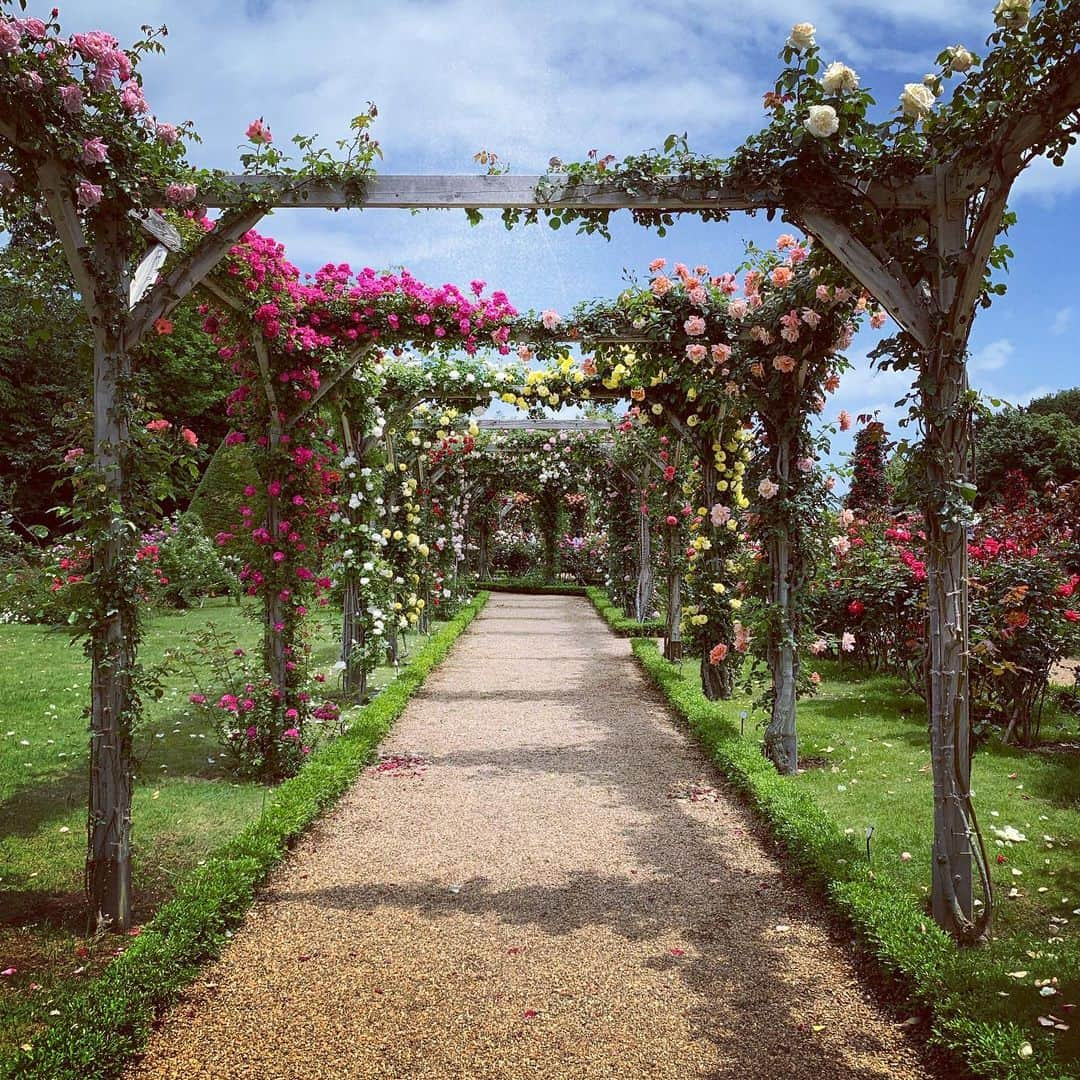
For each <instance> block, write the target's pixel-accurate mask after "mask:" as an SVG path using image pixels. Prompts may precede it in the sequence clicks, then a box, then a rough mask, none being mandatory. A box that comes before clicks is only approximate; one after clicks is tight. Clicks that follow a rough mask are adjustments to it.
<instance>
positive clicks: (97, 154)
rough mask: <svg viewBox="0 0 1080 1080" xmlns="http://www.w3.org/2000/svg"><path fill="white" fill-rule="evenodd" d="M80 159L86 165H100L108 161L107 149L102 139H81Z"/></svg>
mask: <svg viewBox="0 0 1080 1080" xmlns="http://www.w3.org/2000/svg"><path fill="white" fill-rule="evenodd" d="M82 159H83V161H84V162H85V163H86V164H87V165H100V164H101V162H103V161H108V160H109V147H108V145H107V144H106V142H105V140H104V139H101V138H98V137H95V138H93V139H83V144H82Z"/></svg>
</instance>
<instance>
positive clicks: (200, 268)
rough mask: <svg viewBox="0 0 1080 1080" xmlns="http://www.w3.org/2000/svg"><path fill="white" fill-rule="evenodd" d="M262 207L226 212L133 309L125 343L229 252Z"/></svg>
mask: <svg viewBox="0 0 1080 1080" xmlns="http://www.w3.org/2000/svg"><path fill="white" fill-rule="evenodd" d="M264 214H265V210H262V209H251V208H249V209H247V210H244V211H237V212H235V213H232V214H227V215H225V216H224V217H223V218H222V219H221V220H220V221H219V222H218V223H217V225H216V227H215V228H214V230H213V232H209V233H207V234H206V236H204V237H203V239H202V240H201V241H200V242H199V244H198V246H197V247H195V248H193V249H192V250H191V251H190V252H188V253H187V254H186V255H184V256H183V257H182V258H181V259H180V261H179V262H178V263H177V265H176V266H174V267H173V268H172V270H170V271H169V272H168V273H167V274H166V275H165V276H164V277H163V278H159V279H158V282H157V284H156V285H155V286H154V287H153V288H152V289H151V290H150V291H149V292H148V293H147V294H146V296H144V297H143V299H142V300H140V301H139V303H138V304H137V305H136V306H135V307H134V308H133V309H132V312H131V318H130V320H129V322H128V328H127V340H128V345H129V346H132V345H135V344H137V343H138V341H139V339H140V338H141V337H142V335H143V334H145V333H146V332H147V330H149V329H150V327H151V326H153V325H154V323H155V321H156V320H158V319H160V318H163V317H164V316H166V315H168V314H169V312H170V311H172V309H173V308H174V307H176V305H177V304H179V303H180V301H181V300H183V299H184V297H185V296H187V294H188V293H189V292H191V290H192V289H194V288H195V287H196V286H197V285H199V283H200V282H201V281H203V280H204V279H205V278H206V277H207V275H208V274H209V273H210V271H211V270H213V269H214V267H215V266H217V264H218V263H219V262H220V261H221V260H222V259H223V258H225V256H226V255H227V254H228V253H229V248H231V247H232V246H233V244H235V243H236V242H237V241H238V240H239V239H240V237H242V236H243V235H244V233H246V232H247V231H248V230H249V229H252V228H254V227H255V225H256V224H258V222H259V221H260V220H261V219H262V217H263V215H264Z"/></svg>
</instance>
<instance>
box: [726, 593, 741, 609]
mask: <svg viewBox="0 0 1080 1080" xmlns="http://www.w3.org/2000/svg"><path fill="white" fill-rule="evenodd" d="M728 607H730V608H731V610H732V611H738V610H739V608H741V607H742V601H741V600H740V599H739V598H738V597H737V596H733V597H732V598H731V599H730V600H729V601H728Z"/></svg>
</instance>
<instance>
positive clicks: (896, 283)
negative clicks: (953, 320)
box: [792, 207, 933, 348]
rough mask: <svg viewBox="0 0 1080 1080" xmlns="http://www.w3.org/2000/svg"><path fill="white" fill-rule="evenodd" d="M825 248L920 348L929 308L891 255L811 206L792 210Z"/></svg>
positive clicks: (928, 329)
mask: <svg viewBox="0 0 1080 1080" xmlns="http://www.w3.org/2000/svg"><path fill="white" fill-rule="evenodd" d="M792 216H793V217H796V218H798V220H800V221H801V222H802V223H803V224H804V225H805V226H806V228H807V230H808V231H809V232H811V233H813V234H814V236H816V237H817V238H818V239H819V240H820V241H821V242H822V243H823V244H824V245H825V247H827V248H828V249H829V251H830V252H832V254H833V255H834V256H836V258H837V260H838V261H839V262H840V263H842V264H843V266H844V267H845V268H846V269H847V270H848V271H849V272H850V273H851V275H852V276H853V277H854V278H855V280H856V281H858V282H860V283H861V284H862V285H863V286H864V287H865V288H866V290H867V291H868V292H869V293H870V294H871V295H872V296H873V297H874V299H875V300H876V301H877V302H878V303H879V304H881V306H882V307H883V308H885V310H886V311H887V312H888V313H889V314H890V315H891V316H892V317H893V318H894V319H895V320H896V321H897V323H898V324H899V325H900V326H902V327H903V328H904V329H905V330H906V331H907V332H908V333H909V334H910V335H911V336H912V337H913V338H914V339H915V340H916V341H917V342H918V343H919V344H920V345H921V346H922V347H923V348H927V347H928V346H929V343H930V341H931V339H932V337H933V328H932V326H931V323H930V309H929V308H928V307H927V305H926V303H925V302H924V301H923V299H922V297H920V296H919V294H918V292H917V291H916V290H915V288H914V286H912V285H911V284H910V283H909V282H908V280H907V278H906V277H905V276H904V273H903V269H902V268H901V267H900V266H899V265H897V264H896V261H895V259H891V260H890V259H889V257H887V256H885V257H883V256H881V255H880V254H879V253H876V252H874V251H871V250H870V248H868V247H867V246H866V245H865V244H864V243H863V242H862V241H861V240H860V239H859V238H858V237H857V236H855V234H854V233H852V232H851V230H850V229H848V228H847V226H846V225H844V224H842V223H841V222H840V221H838V220H837V219H836V218H834V217H832V216H831V215H830V214H828V213H826V212H825V211H824V210H817V209H815V208H813V207H799V208H798V210H793V211H792Z"/></svg>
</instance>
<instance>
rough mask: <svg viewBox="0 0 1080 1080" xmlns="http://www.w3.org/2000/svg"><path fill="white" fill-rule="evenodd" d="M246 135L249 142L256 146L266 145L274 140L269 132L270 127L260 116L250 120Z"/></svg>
mask: <svg viewBox="0 0 1080 1080" xmlns="http://www.w3.org/2000/svg"><path fill="white" fill-rule="evenodd" d="M247 137H248V141H249V142H253V143H254V144H255V145H256V146H267V145H268V144H270V143H272V142H273V141H274V137H273V136H272V135H271V134H270V127H269V125H268V124H266V123H264V122H263V118H262V117H261V116H260V117H259V119H258V120H252V121H251V123H250V124H248V126H247Z"/></svg>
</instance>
